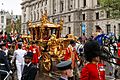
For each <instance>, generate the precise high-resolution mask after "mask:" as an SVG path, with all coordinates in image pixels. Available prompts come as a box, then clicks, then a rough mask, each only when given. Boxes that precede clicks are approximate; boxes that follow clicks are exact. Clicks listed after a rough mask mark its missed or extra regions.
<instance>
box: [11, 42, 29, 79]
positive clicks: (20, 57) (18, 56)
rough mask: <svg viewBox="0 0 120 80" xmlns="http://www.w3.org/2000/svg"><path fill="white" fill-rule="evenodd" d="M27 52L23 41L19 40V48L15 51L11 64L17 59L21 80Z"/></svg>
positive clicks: (18, 74)
mask: <svg viewBox="0 0 120 80" xmlns="http://www.w3.org/2000/svg"><path fill="white" fill-rule="evenodd" d="M26 53H27V52H26V51H25V50H22V43H21V42H19V43H18V49H17V50H15V51H14V55H13V58H12V60H11V64H12V63H13V61H14V60H15V59H16V67H17V76H18V80H21V76H22V71H23V68H24V55H25V54H26Z"/></svg>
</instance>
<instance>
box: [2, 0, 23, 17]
mask: <svg viewBox="0 0 120 80" xmlns="http://www.w3.org/2000/svg"><path fill="white" fill-rule="evenodd" d="M21 2H22V0H0V10H1V9H4V10H6V11H9V12H10V13H11V11H12V10H13V14H14V15H21V14H22V13H21V5H20V3H21Z"/></svg>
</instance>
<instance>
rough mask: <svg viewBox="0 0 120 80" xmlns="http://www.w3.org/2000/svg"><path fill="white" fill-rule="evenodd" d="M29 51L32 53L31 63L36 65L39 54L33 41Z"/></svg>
mask: <svg viewBox="0 0 120 80" xmlns="http://www.w3.org/2000/svg"><path fill="white" fill-rule="evenodd" d="M29 51H31V52H33V60H32V63H33V64H36V65H37V64H38V62H39V59H38V58H39V56H40V52H39V49H38V47H37V46H36V44H35V42H34V41H33V42H32V45H31V46H30V48H29Z"/></svg>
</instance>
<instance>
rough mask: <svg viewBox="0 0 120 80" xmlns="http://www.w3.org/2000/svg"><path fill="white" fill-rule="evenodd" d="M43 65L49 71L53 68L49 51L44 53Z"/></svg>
mask: <svg viewBox="0 0 120 80" xmlns="http://www.w3.org/2000/svg"><path fill="white" fill-rule="evenodd" d="M42 66H43V68H44V70H45V71H47V72H49V71H51V69H52V59H51V57H50V55H49V53H43V55H42Z"/></svg>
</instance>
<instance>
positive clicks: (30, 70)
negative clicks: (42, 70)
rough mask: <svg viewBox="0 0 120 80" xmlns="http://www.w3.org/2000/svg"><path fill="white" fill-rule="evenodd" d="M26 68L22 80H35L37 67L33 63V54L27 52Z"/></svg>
mask: <svg viewBox="0 0 120 80" xmlns="http://www.w3.org/2000/svg"><path fill="white" fill-rule="evenodd" d="M24 58H25V66H24V69H23V73H22V78H21V80H35V76H36V74H37V67H36V66H35V65H34V64H33V63H32V58H33V53H32V52H27V54H26V55H25V56H24Z"/></svg>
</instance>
